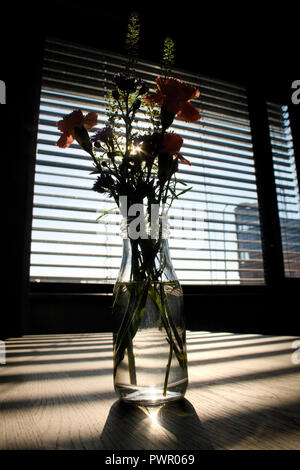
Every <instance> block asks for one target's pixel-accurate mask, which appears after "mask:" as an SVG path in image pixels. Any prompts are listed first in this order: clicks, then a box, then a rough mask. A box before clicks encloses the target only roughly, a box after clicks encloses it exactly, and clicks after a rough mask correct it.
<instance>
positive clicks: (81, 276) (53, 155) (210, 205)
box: [30, 40, 264, 285]
mask: <svg viewBox="0 0 300 470" xmlns="http://www.w3.org/2000/svg"><path fill="white" fill-rule="evenodd" d="M124 66H125V60H124V58H123V57H121V56H118V55H116V54H111V53H108V52H103V51H98V50H95V49H91V48H86V47H81V46H78V45H75V44H68V43H63V42H61V41H56V40H48V41H47V43H46V51H45V59H44V68H43V85H42V92H41V103H40V117H39V132H38V146H37V155H36V167H35V184H34V207H33V224H32V242H31V266H30V277H31V280H32V281H36V282H39V281H46V282H80V283H89V282H90V283H114V280H115V278H116V275H117V272H118V269H119V265H120V257H121V253H122V246H121V238H120V237H119V231H118V223H119V217H120V216H119V214H118V213H117V211H115V212H111V213H109V214H108V215H107V216H106V217H104V218H102V219H100V220H99V221H97V217H98V216H99V215H100V214H101V213H103V212H104V211H106V210H108V209H111V208H112V207H113V204H114V202H113V201H111V200H109V199H107V198H105V197H101V195H100V194H98V193H95V192H94V191H92V190H91V188H92V186H93V182H94V180H95V176H94V175H91V174H90V172H91V171H92V169H93V167H92V162H91V160H90V157H89V156H88V155H87V154H85V153H84V152H83V151H82V150H81V149H80V147H79V146H78V145H77V144H76V143H74V144H72V145H71V146H70V147H69V148H68V149H65V150H61V149H59V148H58V147H57V146H55V145H54V144H55V142H56V141H57V140H58V136H59V132H58V130H57V128H56V122H57V121H58V120H59V119H61V117H62V116H63V115H65V114H68V113H69V112H71V111H72V110H73V109H81V110H82V111H83V113H87V112H89V111H96V112H97V113H98V128H99V129H100V128H101V127H103V125H104V124H105V120H106V107H105V96H106V93H107V90H109V89H110V88H111V87H112V86H113V85H112V77H113V75H114V74H115V73H117V72H118V71H121V70H122V69H123V68H124ZM138 73H139V75H140V77H141V78H143V79H144V80H146V81H147V82H148V84H149V85H150V86H151V85H152V87H153V84H154V80H155V78H156V77H157V76H158V75H159V73H160V69H159V67H158V66H156V65H154V64H150V63H145V62H139V67H138ZM176 76H177V77H178V78H180V79H182V80H184V81H186V82H188V83H190V84H192V85H194V86H197V87H198V88H199V89H200V92H201V96H200V98H199V100H198V102H197V101H195V106H197V107H198V108H200V112H201V115H202V119H201V120H200V121H198V122H197V123H192V124H191V123H184V122H182V121H178V120H175V121H174V123H173V130H174V131H176V132H178V133H179V134H181V135H182V136H183V138H184V146H183V148H182V150H183V151H182V153H183V155H184V156H185V157H186V158H188V159H189V160H190V161H191V162H192V166H191V167H186V166H184V165H181V166H180V171H179V173H180V177H181V179H182V180H183V181H184V182H186V183H187V184H188V185H189V186H192V190H191V191H189V192H187V193H186V194H184V195H183V196H182V198H180V199H179V200H178V201H176V204H174V206H173V208H172V211H171V212H170V229H171V237H170V247H171V253H172V259H173V262H174V267H175V269H176V272H177V274H178V277H179V279H180V281H181V282H182V283H183V284H246V285H247V284H263V283H264V271H263V262H262V245H261V233H260V225H259V217H258V202H257V190H256V180H255V171H254V162H253V152H252V142H251V131H250V125H249V116H248V108H247V96H246V90H245V88H243V87H242V86H239V85H234V84H232V83H226V82H223V81H219V80H213V79H210V78H207V77H202V76H201V77H200V76H198V75H194V74H190V73H186V72H183V71H176ZM137 125H138V126H140V127H144V128H146V126H147V123H145V122H143V121H142V119H141V120H140V121H139V123H138V124H137Z"/></svg>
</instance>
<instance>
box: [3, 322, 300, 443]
mask: <svg viewBox="0 0 300 470" xmlns="http://www.w3.org/2000/svg"><path fill="white" fill-rule="evenodd" d="M187 338H188V360H189V387H188V391H187V394H186V398H185V399H184V400H181V401H180V402H176V403H170V404H167V405H165V406H162V407H148V408H146V407H133V406H131V405H126V404H122V403H121V402H119V401H118V400H117V397H116V395H115V393H114V390H113V381H112V335H111V334H110V333H99V334H73V335H38V336H24V337H22V338H11V339H9V340H7V341H6V364H5V365H0V449H2V450H6V449H14V450H17V449H43V450H45V449H51V450H56V449H57V450H59V449H87V450H88V449H95V450H96V449H109V450H121V449H126V450H131V449H132V450H133V449H134V450H143V449H146V450H151V449H156V450H174V449H177V450H179V449H180V450H182V449H187V450H203V449H216V450H219V449H243V450H250V449H258V450H265V449H274V450H279V449H284V450H292V449H297V450H299V449H300V393H299V390H300V364H297V361H294V363H293V361H292V354H293V353H294V352H295V349H294V348H293V346H294V345H293V341H294V340H295V339H298V338H294V337H286V336H280V337H279V336H262V335H256V334H247V335H245V334H243V335H238V334H232V333H226V332H225V333H212V332H195V331H194V332H188V334H187ZM299 356H300V354H299Z"/></svg>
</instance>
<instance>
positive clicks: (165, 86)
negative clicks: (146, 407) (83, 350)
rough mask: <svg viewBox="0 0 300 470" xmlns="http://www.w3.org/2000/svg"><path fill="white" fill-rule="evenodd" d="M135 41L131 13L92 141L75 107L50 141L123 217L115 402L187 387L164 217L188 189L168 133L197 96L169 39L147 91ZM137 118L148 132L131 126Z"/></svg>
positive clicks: (176, 143) (174, 137)
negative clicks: (81, 167)
mask: <svg viewBox="0 0 300 470" xmlns="http://www.w3.org/2000/svg"><path fill="white" fill-rule="evenodd" d="M138 37H139V21H138V16H137V15H136V14H132V15H131V18H130V22H129V26H128V35H127V39H126V45H127V54H128V63H127V67H126V68H125V70H123V71H122V72H119V73H117V74H116V75H115V76H114V78H113V83H114V85H113V89H112V90H111V91H110V92H109V94H108V99H107V114H108V119H107V124H106V126H105V127H104V128H102V129H100V130H97V131H96V132H95V133H94V134H93V135H92V136H91V137H90V136H89V134H88V131H89V130H91V129H92V128H93V127H95V126H96V124H97V114H96V113H95V112H90V113H88V114H87V115H86V116H83V114H82V112H81V111H80V110H76V111H73V112H72V113H71V114H69V115H67V116H65V117H64V118H63V119H62V120H61V121H59V122H58V124H57V126H58V129H59V130H60V131H61V132H62V135H61V137H60V139H59V140H58V142H57V145H58V146H59V147H62V148H65V147H68V146H69V145H70V144H71V143H72V142H73V141H74V140H76V141H77V142H78V143H79V145H80V146H81V147H82V148H83V149H84V150H85V151H86V152H88V154H89V155H90V156H91V158H92V161H93V165H94V171H93V173H94V174H97V175H98V176H97V179H96V181H95V184H94V186H93V189H94V191H97V192H99V193H104V194H107V195H108V196H109V197H111V198H113V200H114V201H115V203H116V206H117V208H118V209H119V211H120V213H121V215H122V222H121V236H122V238H123V257H122V262H121V267H120V271H119V275H118V278H117V280H116V283H115V287H114V293H113V323H114V384H115V389H116V391H117V392H118V393H119V395H120V397H121V398H122V399H123V400H126V401H133V402H135V403H143V404H152V403H162V402H165V401H168V400H175V399H178V398H180V397H181V396H183V395H184V393H185V389H186V387H187V356H186V343H185V323H184V315H183V304H182V298H183V296H182V290H181V287H180V284H179V281H178V279H177V277H176V273H175V271H174V268H173V266H172V262H171V258H170V253H169V247H168V240H167V238H168V223H167V213H168V209H169V208H170V207H171V205H172V202H173V201H174V199H176V198H178V197H179V196H180V195H181V194H183V193H185V192H186V191H188V190H189V189H190V188H186V187H185V188H181V189H178V186H180V185H185V183H184V182H182V181H181V180H180V179H178V177H177V171H178V165H179V163H182V164H186V165H191V163H190V162H189V161H188V160H187V159H186V158H184V157H183V155H182V154H181V153H180V149H181V147H182V144H183V139H182V137H181V136H180V135H178V134H176V133H174V132H171V131H170V130H169V131H168V129H169V128H170V126H171V125H172V123H173V121H174V119H175V117H177V118H178V119H179V120H183V121H187V122H195V121H197V120H198V119H199V118H200V115H199V112H198V110H197V109H196V108H195V107H194V106H193V104H192V103H191V101H192V100H193V99H195V98H198V97H199V94H200V93H199V90H197V89H196V88H195V87H193V86H190V85H188V84H186V83H183V82H182V81H180V80H179V79H177V78H174V77H172V76H171V67H172V65H173V62H174V43H173V41H172V40H171V39H170V38H167V39H166V40H165V42H164V52H163V61H162V75H161V76H160V77H158V78H157V79H156V90H155V92H154V93H150V91H149V86H148V84H147V83H146V82H145V81H144V80H142V79H141V78H140V77H138V76H137V75H136V72H135V65H136V61H137V44H138ZM138 118H139V120H138ZM141 119H143V120H144V122H146V124H147V125H148V128H145V127H144V128H143V130H140V129H139V122H140V121H141ZM107 212H108V211H107ZM107 212H105V213H104V214H102V216H103V215H105V214H106V213H107ZM137 214H138V215H137ZM102 216H100V217H102Z"/></svg>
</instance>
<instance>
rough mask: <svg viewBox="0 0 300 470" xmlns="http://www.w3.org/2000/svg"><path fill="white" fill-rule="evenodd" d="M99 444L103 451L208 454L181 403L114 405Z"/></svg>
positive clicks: (188, 407) (187, 406)
mask: <svg viewBox="0 0 300 470" xmlns="http://www.w3.org/2000/svg"><path fill="white" fill-rule="evenodd" d="M101 441H102V445H103V448H104V449H107V450H125V449H126V450H154V449H155V450H196V449H197V450H212V449H213V446H212V444H211V442H210V441H209V439H208V436H207V435H206V432H205V430H204V429H203V427H202V425H201V422H200V420H199V418H198V415H197V413H196V411H195V409H194V407H193V406H192V404H191V403H190V402H189V401H188V400H186V399H182V400H179V401H176V402H171V403H167V404H165V405H161V406H151V407H144V406H136V405H131V404H127V403H123V402H122V401H117V402H115V403H114V404H113V405H112V407H111V409H110V412H109V415H108V418H107V421H106V423H105V426H104V429H103V432H102V435H101Z"/></svg>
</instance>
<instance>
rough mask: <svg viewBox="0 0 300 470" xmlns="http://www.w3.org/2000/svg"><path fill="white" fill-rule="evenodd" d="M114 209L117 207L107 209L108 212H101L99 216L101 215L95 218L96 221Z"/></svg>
mask: <svg viewBox="0 0 300 470" xmlns="http://www.w3.org/2000/svg"><path fill="white" fill-rule="evenodd" d="M115 209H117V207H112V208H111V209H109V210H108V211H105V212H103V214H101V215H99V217H97V219H96V221H98V220H100V219H102V217H104V216H105V215H107V214H108V213H109V212H111V211H114V210H115Z"/></svg>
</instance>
